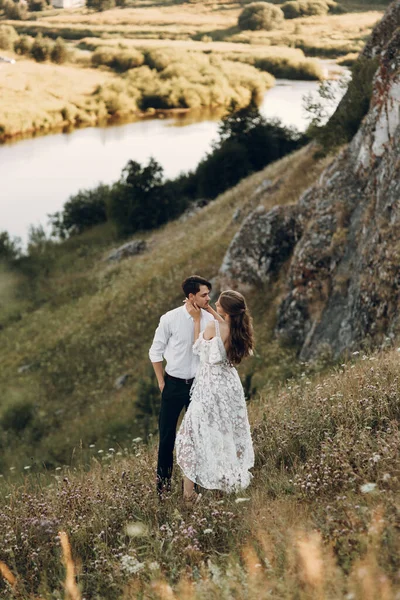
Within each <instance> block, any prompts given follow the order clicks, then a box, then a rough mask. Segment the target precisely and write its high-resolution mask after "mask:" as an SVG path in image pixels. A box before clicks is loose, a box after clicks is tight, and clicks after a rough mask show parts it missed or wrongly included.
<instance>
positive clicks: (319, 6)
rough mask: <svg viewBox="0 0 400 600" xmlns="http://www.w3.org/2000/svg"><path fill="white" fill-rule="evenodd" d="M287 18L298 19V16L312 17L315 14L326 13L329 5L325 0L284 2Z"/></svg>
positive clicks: (283, 9) (283, 6)
mask: <svg viewBox="0 0 400 600" xmlns="http://www.w3.org/2000/svg"><path fill="white" fill-rule="evenodd" d="M282 11H283V14H284V15H285V19H297V18H298V17H310V16H313V15H326V14H327V13H328V12H329V6H328V4H327V2H325V1H324V0H293V1H290V2H285V4H282Z"/></svg>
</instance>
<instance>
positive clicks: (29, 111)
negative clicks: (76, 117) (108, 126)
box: [0, 59, 116, 136]
mask: <svg viewBox="0 0 400 600" xmlns="http://www.w3.org/2000/svg"><path fill="white" fill-rule="evenodd" d="M0 69H1V75H2V91H1V98H0V124H1V125H3V127H4V128H5V130H6V132H7V134H8V135H10V136H14V135H17V134H19V133H24V132H27V131H32V129H33V130H40V129H44V130H50V129H52V128H55V127H57V126H62V124H63V121H64V119H63V117H62V115H61V110H62V109H63V108H68V109H69V110H70V111H72V112H74V113H78V112H80V113H81V116H82V118H85V117H84V116H83V115H86V119H87V121H88V122H89V123H90V122H91V121H92V123H95V122H96V119H95V117H94V115H93V118H92V119H91V117H90V111H88V110H87V106H88V103H91V102H92V100H91V95H92V94H93V92H94V90H95V88H96V87H97V86H98V85H103V84H106V83H109V82H112V81H115V80H116V76H115V75H113V74H112V73H107V72H104V71H99V70H96V69H85V70H84V71H83V70H82V69H81V68H79V67H75V66H72V65H68V66H66V65H53V64H42V63H36V62H34V61H33V60H26V59H20V60H18V59H17V63H16V64H15V65H10V64H4V65H2V66H1V67H0Z"/></svg>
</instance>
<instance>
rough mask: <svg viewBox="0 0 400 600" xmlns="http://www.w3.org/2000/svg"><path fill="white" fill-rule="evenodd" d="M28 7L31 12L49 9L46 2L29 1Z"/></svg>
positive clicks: (44, 0)
mask: <svg viewBox="0 0 400 600" xmlns="http://www.w3.org/2000/svg"><path fill="white" fill-rule="evenodd" d="M28 7H29V10H30V11H31V12H40V11H42V10H46V8H48V7H49V5H48V4H47V1H46V0H29V2H28Z"/></svg>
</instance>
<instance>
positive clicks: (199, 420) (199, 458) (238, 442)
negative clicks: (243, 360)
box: [176, 321, 254, 491]
mask: <svg viewBox="0 0 400 600" xmlns="http://www.w3.org/2000/svg"><path fill="white" fill-rule="evenodd" d="M215 328H216V336H215V337H214V338H213V339H211V340H205V339H204V337H203V334H202V333H201V334H200V336H199V338H198V339H197V341H196V342H195V344H194V346H193V352H194V353H195V354H198V355H200V366H199V370H198V372H197V374H196V378H195V381H194V383H193V385H192V389H191V402H190V404H189V408H188V410H187V412H186V415H185V417H184V419H183V421H182V424H181V426H180V428H179V431H178V434H177V438H176V456H177V463H178V465H179V466H180V467H181V469H182V471H183V473H184V474H185V475H186V477H188V478H189V479H190V480H191V481H194V482H195V483H197V484H199V485H200V486H202V487H204V488H207V489H218V490H223V491H236V490H239V489H243V488H246V487H247V486H248V485H249V483H250V480H251V478H252V474H251V473H250V472H249V469H250V468H251V467H252V466H253V465H254V451H253V444H252V441H251V435H250V426H249V421H248V417H247V407H246V402H245V398H244V392H243V387H242V384H241V381H240V378H239V375H238V372H237V370H236V369H235V368H234V367H233V366H231V365H230V363H229V361H228V360H227V355H226V350H225V347H224V344H223V341H222V339H221V336H220V333H219V324H218V321H215Z"/></svg>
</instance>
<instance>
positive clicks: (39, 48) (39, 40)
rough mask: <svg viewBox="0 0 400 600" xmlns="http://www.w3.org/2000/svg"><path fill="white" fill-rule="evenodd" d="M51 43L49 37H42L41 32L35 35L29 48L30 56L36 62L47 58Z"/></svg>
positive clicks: (49, 53) (51, 46)
mask: <svg viewBox="0 0 400 600" xmlns="http://www.w3.org/2000/svg"><path fill="white" fill-rule="evenodd" d="M52 48H53V44H52V42H51V40H50V39H49V38H44V37H43V36H42V34H41V33H38V35H37V36H36V37H35V40H34V42H33V44H32V48H31V56H32V58H33V59H34V60H36V62H44V61H46V60H49V58H50V55H51V51H52Z"/></svg>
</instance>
